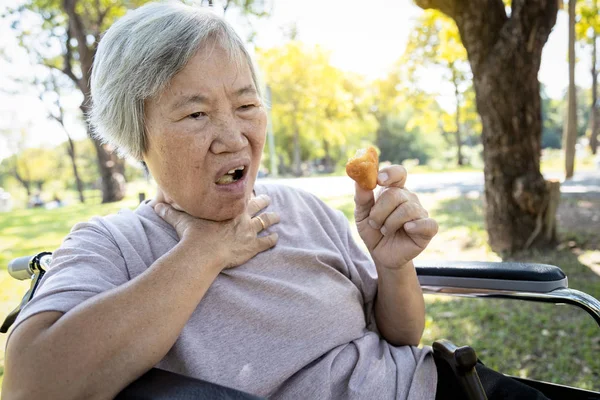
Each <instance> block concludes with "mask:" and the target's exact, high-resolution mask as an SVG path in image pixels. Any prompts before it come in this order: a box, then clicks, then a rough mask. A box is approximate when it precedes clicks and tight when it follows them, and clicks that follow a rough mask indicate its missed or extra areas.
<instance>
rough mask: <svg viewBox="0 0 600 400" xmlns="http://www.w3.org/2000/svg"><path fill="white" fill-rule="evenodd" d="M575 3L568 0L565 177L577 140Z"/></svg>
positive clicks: (569, 171)
mask: <svg viewBox="0 0 600 400" xmlns="http://www.w3.org/2000/svg"><path fill="white" fill-rule="evenodd" d="M575 3H576V0H569V100H568V109H567V125H566V128H565V130H564V135H563V138H564V141H563V147H564V149H565V178H566V179H569V178H572V177H573V172H574V169H575V144H576V142H577V93H576V89H575Z"/></svg>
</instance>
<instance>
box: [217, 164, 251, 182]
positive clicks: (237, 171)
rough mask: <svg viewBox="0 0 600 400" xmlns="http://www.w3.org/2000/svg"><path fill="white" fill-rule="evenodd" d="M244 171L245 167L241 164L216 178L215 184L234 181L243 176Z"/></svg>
mask: <svg viewBox="0 0 600 400" xmlns="http://www.w3.org/2000/svg"><path fill="white" fill-rule="evenodd" d="M245 171H246V167H244V166H243V165H241V166H239V167H237V168H234V169H232V170H229V171H228V172H227V173H226V174H225V175H223V176H222V177H220V178H219V180H217V182H216V183H217V185H229V184H231V183H235V182H237V181H239V180H240V179H242V178H243V177H244V173H245Z"/></svg>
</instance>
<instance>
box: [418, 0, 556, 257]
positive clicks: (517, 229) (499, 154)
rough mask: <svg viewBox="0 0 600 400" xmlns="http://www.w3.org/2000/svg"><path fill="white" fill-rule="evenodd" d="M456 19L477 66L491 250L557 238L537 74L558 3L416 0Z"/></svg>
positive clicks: (508, 250) (474, 69)
mask: <svg viewBox="0 0 600 400" xmlns="http://www.w3.org/2000/svg"><path fill="white" fill-rule="evenodd" d="M415 1H416V4H417V5H418V6H420V7H421V8H424V9H430V8H433V9H437V10H440V11H441V12H443V13H444V14H446V15H448V16H449V17H450V18H452V19H453V20H454V21H455V23H456V25H457V27H458V31H459V33H460V37H461V41H462V43H463V45H464V46H465V48H466V50H467V54H468V59H469V63H470V65H471V70H472V72H473V84H474V87H475V93H476V101H477V110H478V112H479V115H480V116H481V121H482V142H483V156H484V163H485V168H484V176H485V198H486V211H485V214H486V216H485V217H486V225H487V231H488V234H489V241H490V245H491V247H492V249H493V250H494V251H496V252H498V253H501V254H506V253H513V252H515V251H518V250H521V249H525V248H527V247H529V246H532V245H533V246H544V245H547V244H549V243H551V242H552V241H553V236H554V215H551V214H552V213H546V210H548V209H550V210H551V209H552V207H549V204H550V202H551V199H553V198H554V197H556V194H554V195H551V194H550V193H556V191H555V190H550V187H551V186H552V185H550V184H548V183H547V182H546V181H545V180H544V178H543V176H542V174H541V172H540V156H541V149H540V147H541V132H542V121H541V107H540V84H539V81H538V79H537V75H538V70H539V67H540V62H541V55H542V49H543V47H544V44H545V43H546V41H547V40H548V36H549V34H550V31H551V29H552V27H553V26H554V24H555V23H556V15H557V12H558V2H557V1H545V0H513V1H512V3H511V6H510V15H508V14H507V8H506V6H505V4H504V3H503V1H502V0H473V1H469V2H467V1H460V0H415Z"/></svg>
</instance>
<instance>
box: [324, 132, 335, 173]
mask: <svg viewBox="0 0 600 400" xmlns="http://www.w3.org/2000/svg"><path fill="white" fill-rule="evenodd" d="M323 150H324V151H325V159H324V160H323V166H324V168H325V171H324V172H325V173H330V172H331V171H332V170H333V159H332V158H331V154H330V153H331V146H329V142H328V141H327V139H323Z"/></svg>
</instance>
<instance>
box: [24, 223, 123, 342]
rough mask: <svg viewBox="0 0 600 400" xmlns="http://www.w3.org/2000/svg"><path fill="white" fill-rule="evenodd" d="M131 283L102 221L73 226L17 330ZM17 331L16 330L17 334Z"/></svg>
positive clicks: (28, 305)
mask: <svg viewBox="0 0 600 400" xmlns="http://www.w3.org/2000/svg"><path fill="white" fill-rule="evenodd" d="M128 280H129V276H128V272H127V268H126V266H125V261H124V259H123V256H122V255H121V252H120V250H119V247H118V246H117V245H116V243H115V241H114V239H113V238H112V236H111V234H110V232H108V230H107V229H106V228H105V227H104V226H103V224H102V222H101V220H100V219H99V218H96V219H92V220H91V221H90V222H84V223H79V224H77V225H75V226H74V227H73V229H72V230H71V232H70V233H69V235H67V237H66V238H65V239H64V240H63V243H62V245H61V246H60V248H58V249H57V250H56V251H55V252H54V253H53V254H52V262H51V264H50V267H49V269H48V271H47V272H46V274H45V275H44V277H43V278H42V280H41V282H40V285H39V286H38V289H37V291H36V293H35V295H34V297H33V299H31V301H30V302H29V303H27V305H26V306H25V307H23V309H22V310H21V313H20V314H19V316H18V318H17V320H16V322H15V326H14V328H16V327H17V326H18V325H19V324H21V323H22V322H23V321H25V320H26V319H28V318H29V317H31V316H33V315H35V314H39V313H41V312H45V311H59V312H62V313H67V312H68V311H69V310H71V309H73V308H74V307H76V306H77V305H79V304H81V303H83V302H84V301H86V300H88V299H90V298H91V297H93V296H95V295H97V294H99V293H102V292H105V291H107V290H110V289H113V288H115V287H117V286H119V285H122V284H124V283H125V282H127V281H128ZM14 328H13V331H14Z"/></svg>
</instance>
